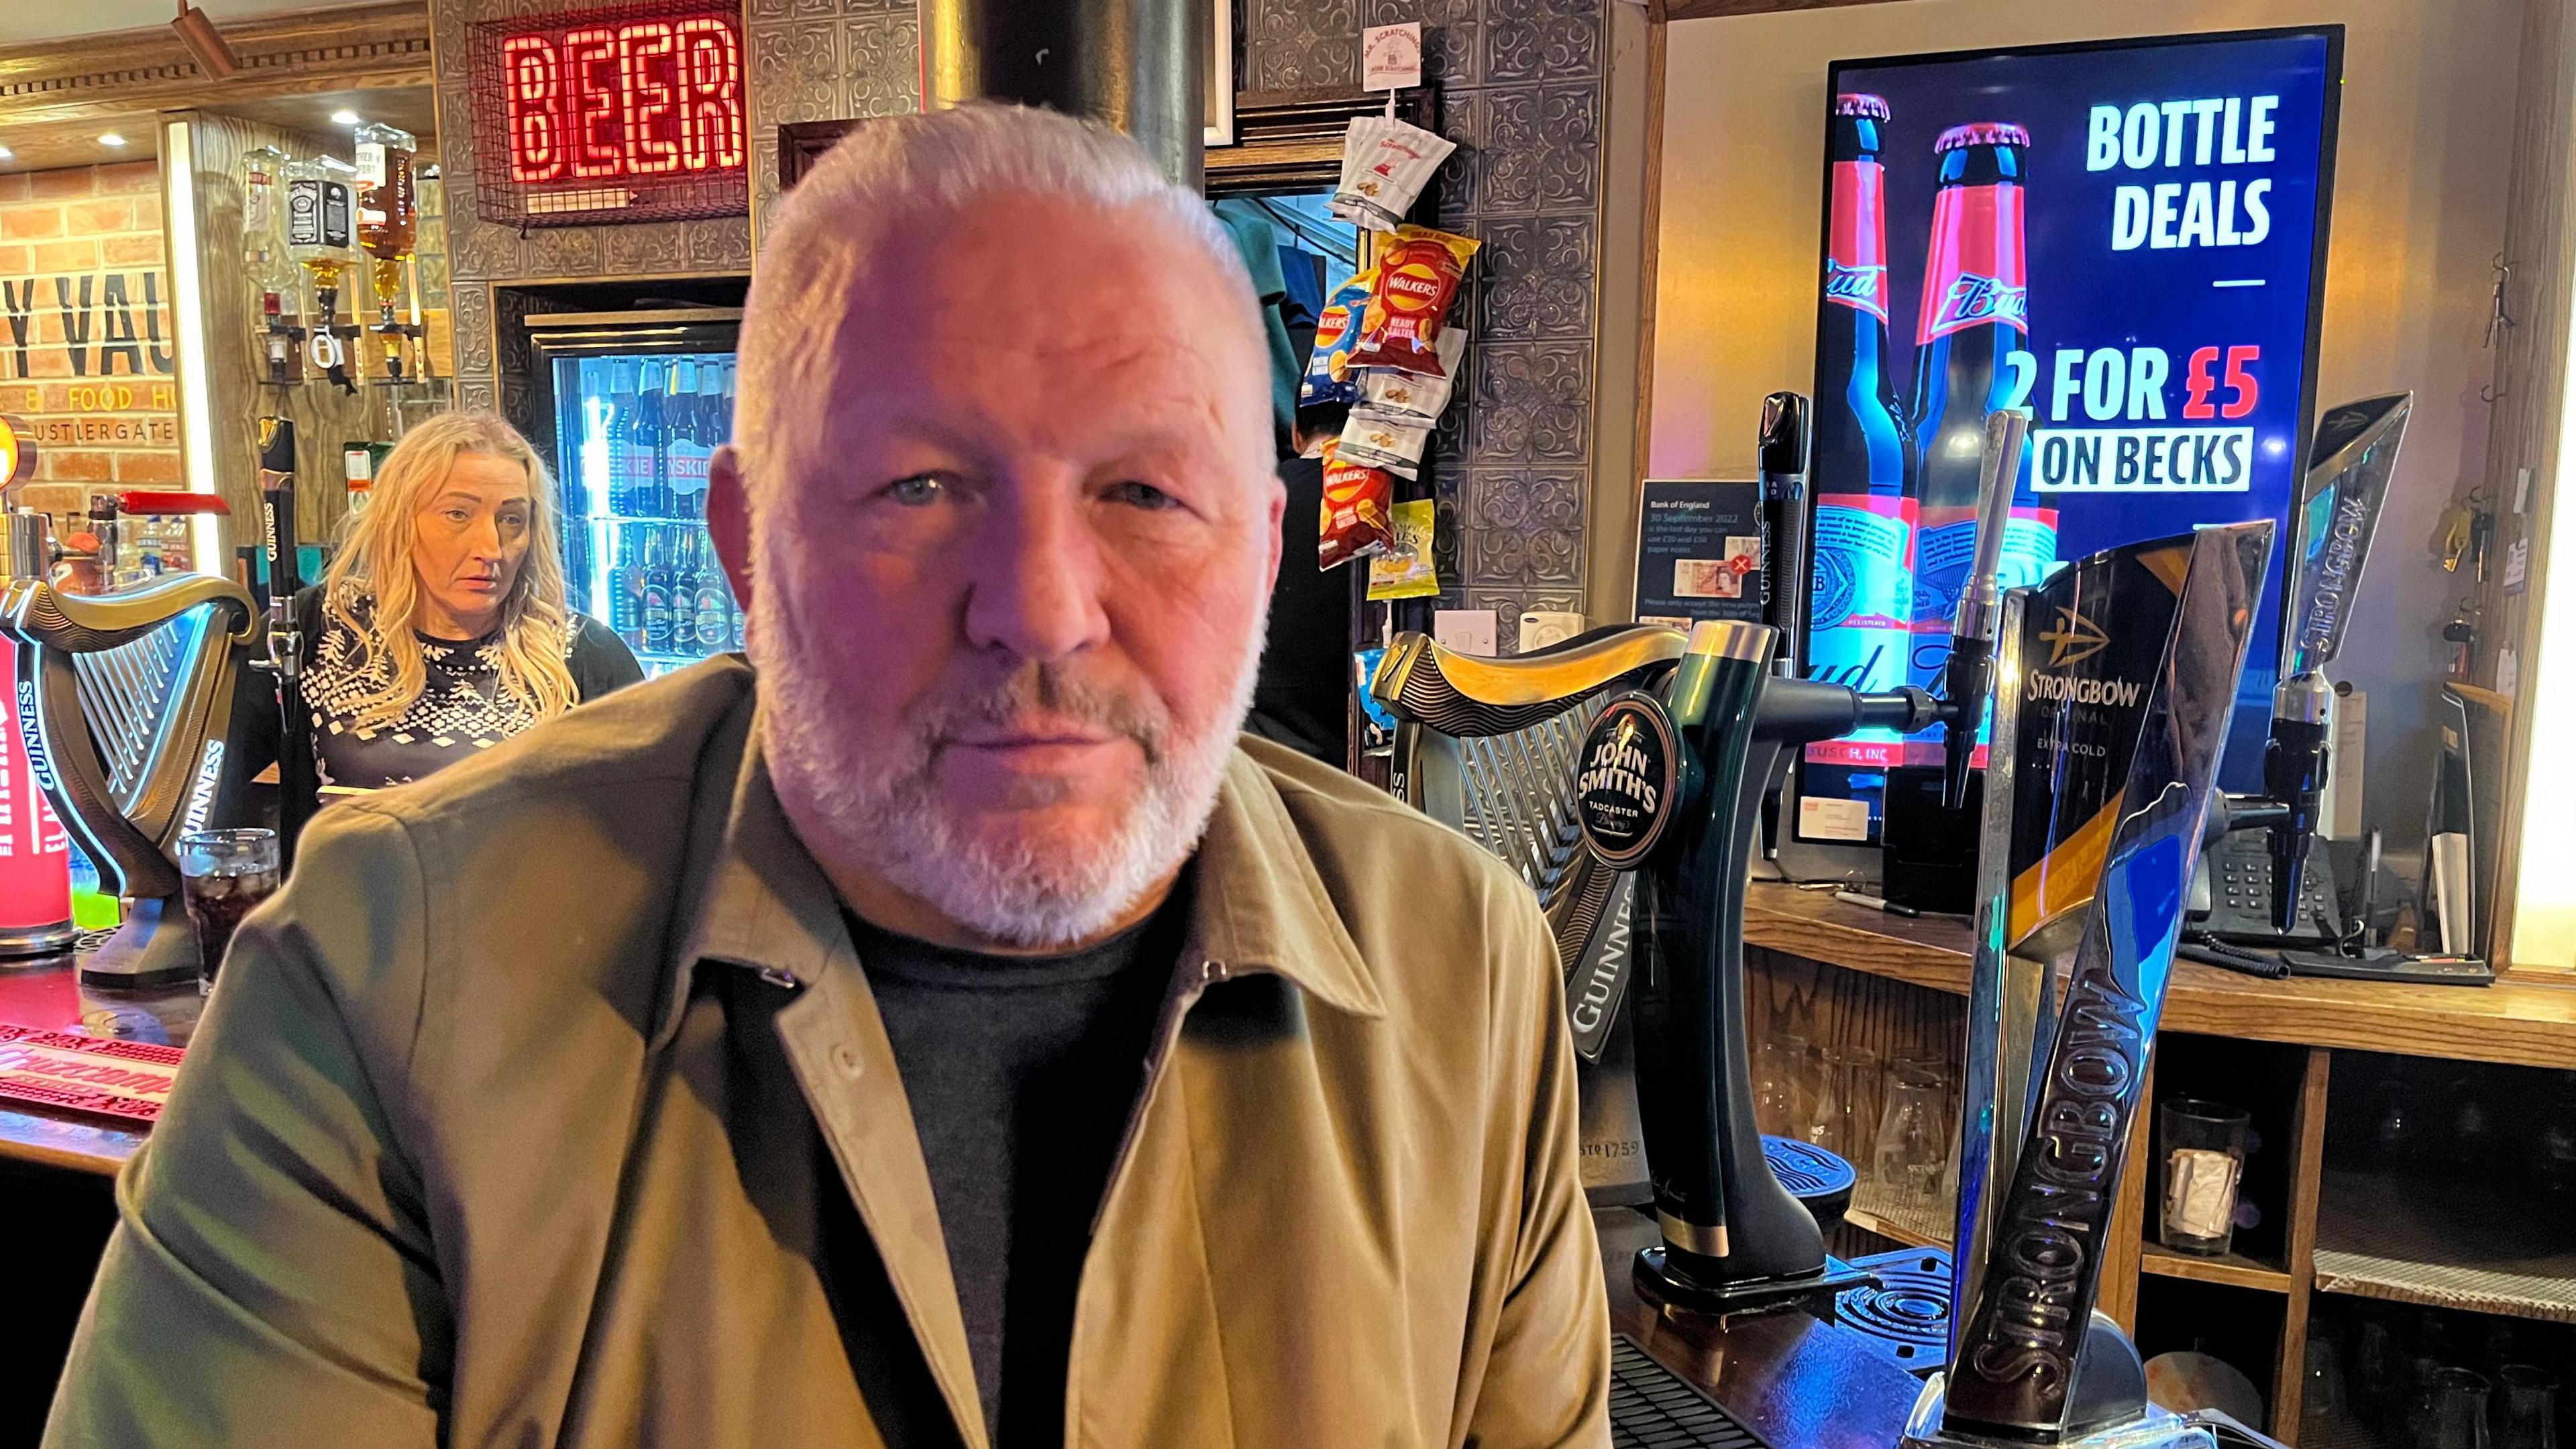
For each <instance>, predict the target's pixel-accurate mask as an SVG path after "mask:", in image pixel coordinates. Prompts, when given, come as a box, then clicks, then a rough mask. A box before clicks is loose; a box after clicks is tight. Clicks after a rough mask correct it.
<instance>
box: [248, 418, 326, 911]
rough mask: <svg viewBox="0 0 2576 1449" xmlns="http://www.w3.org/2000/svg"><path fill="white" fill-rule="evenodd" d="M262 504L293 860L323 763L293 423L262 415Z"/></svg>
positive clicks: (289, 859)
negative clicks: (301, 623) (316, 734)
mask: <svg viewBox="0 0 2576 1449" xmlns="http://www.w3.org/2000/svg"><path fill="white" fill-rule="evenodd" d="M259 486H260V505H261V506H260V511H261V513H263V514H264V515H265V520H264V521H265V523H266V525H267V533H268V538H267V543H268V659H267V660H266V661H265V663H264V664H263V665H262V666H261V667H263V668H265V669H268V670H269V671H271V672H272V673H274V674H275V675H276V676H277V711H278V744H277V825H278V829H277V843H278V856H279V863H280V864H281V865H283V866H285V867H287V868H289V869H292V868H293V866H294V864H295V842H296V838H297V837H298V836H299V835H301V834H302V833H303V831H304V823H305V821H307V820H309V819H311V818H312V815H313V809H314V806H315V804H316V802H317V801H318V799H319V798H320V788H321V778H320V769H319V766H318V765H317V764H316V762H315V760H314V757H313V713H312V711H311V710H310V709H309V708H307V707H306V705H305V702H304V633H303V631H302V630H300V629H298V628H297V627H296V623H295V595H296V593H297V591H298V590H300V589H301V588H302V587H303V584H304V581H303V576H302V571H301V565H300V563H299V561H298V560H297V557H296V549H295V537H296V535H295V423H294V421H293V420H292V419H288V418H281V417H264V418H261V419H260V420H259Z"/></svg>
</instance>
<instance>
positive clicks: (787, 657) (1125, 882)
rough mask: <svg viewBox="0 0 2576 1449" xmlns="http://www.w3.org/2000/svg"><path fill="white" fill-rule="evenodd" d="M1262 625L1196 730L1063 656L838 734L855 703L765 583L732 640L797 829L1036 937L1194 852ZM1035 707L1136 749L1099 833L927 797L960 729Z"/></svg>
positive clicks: (1128, 895) (990, 926)
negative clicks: (743, 654) (972, 810)
mask: <svg viewBox="0 0 2576 1449" xmlns="http://www.w3.org/2000/svg"><path fill="white" fill-rule="evenodd" d="M768 576H769V577H771V578H776V577H779V574H778V573H777V572H769V575H768ZM1262 623H1263V621H1262V620H1259V619H1256V620H1255V628H1254V630H1253V633H1252V635H1251V637H1250V638H1249V639H1248V640H1246V642H1245V645H1244V648H1243V661H1242V664H1241V666H1240V670H1239V672H1238V674H1237V677H1236V679H1235V681H1234V688H1233V690H1232V692H1231V695H1230V697H1229V700H1228V703H1227V705H1226V707H1225V708H1224V709H1223V710H1221V711H1220V712H1219V713H1218V714H1217V715H1216V716H1215V717H1214V718H1212V719H1210V720H1209V721H1207V723H1206V725H1205V726H1204V727H1203V728H1201V729H1200V730H1198V731H1196V732H1195V733H1193V732H1191V731H1189V730H1188V729H1186V728H1185V727H1183V726H1182V725H1181V723H1180V722H1179V721H1176V720H1175V719H1173V718H1172V715H1171V712H1170V711H1169V709H1167V708H1166V707H1165V706H1164V704H1163V702H1162V701H1161V700H1159V699H1157V698H1154V697H1153V696H1152V695H1150V694H1128V693H1124V692H1115V693H1113V692H1110V691H1105V690H1102V689H1099V688H1097V687H1095V686H1092V685H1090V684H1089V683H1088V682H1086V681H1084V680H1082V679H1081V678H1079V677H1078V676H1077V675H1074V674H1071V673H1069V672H1068V671H1067V670H1065V668H1064V667H1063V666H1053V665H1051V666H1039V665H1022V666H1021V667H1020V668H1018V669H1017V670H1015V671H1013V672H1012V674H1011V675H1010V676H1009V677H1007V678H1004V679H997V680H995V681H993V682H992V683H991V684H990V685H989V686H987V687H985V688H983V689H981V690H979V691H978V692H976V693H975V694H973V695H971V696H965V695H948V696H942V697H933V698H930V699H927V700H924V701H923V702H922V703H921V705H920V706H919V707H917V709H916V710H915V712H914V715H913V716H912V717H911V718H908V719H906V720H904V721H903V723H902V726H901V733H900V735H899V736H898V737H897V738H896V739H895V740H893V741H891V742H887V743H882V744H877V745H874V746H871V745H869V744H866V743H863V742H860V741H857V740H854V739H851V738H848V737H847V736H846V735H844V734H843V733H842V728H843V726H844V723H845V722H846V721H848V720H850V719H852V718H855V717H857V716H856V711H854V710H852V709H849V708H846V707H844V705H843V702H842V699H841V694H842V685H841V684H840V683H839V682H838V681H836V680H835V678H834V677H833V675H832V673H831V671H829V670H828V669H824V668H818V667H816V665H815V664H814V656H815V653H816V650H815V643H816V641H815V640H814V639H812V638H811V637H810V636H809V635H808V634H807V633H806V631H805V629H804V621H802V620H799V619H797V618H795V617H794V616H793V615H792V614H791V613H790V612H789V611H788V610H787V608H786V606H785V603H784V601H783V600H782V599H780V597H779V594H778V591H776V590H769V589H764V590H759V591H756V592H755V593H754V595H753V598H752V608H751V619H750V624H749V628H748V630H747V637H746V639H745V643H746V645H747V646H748V649H747V652H748V653H749V655H750V657H751V660H752V662H753V663H754V664H755V665H756V666H758V668H759V670H760V684H759V689H760V693H761V701H762V710H761V719H762V732H763V733H762V744H763V747H764V748H765V749H766V751H767V753H768V757H769V768H770V773H771V776H772V778H773V779H774V780H775V781H776V782H777V784H778V785H779V787H780V788H781V789H782V790H783V791H792V792H794V794H795V795H796V796H797V797H798V798H800V799H802V800H804V801H806V802H807V803H808V804H809V805H810V807H811V809H810V810H808V811H806V812H800V813H801V815H802V817H803V818H800V819H799V822H798V823H799V825H800V827H803V828H811V827H812V826H813V825H814V824H815V823H816V821H815V817H820V821H821V822H822V828H823V829H825V830H827V831H828V832H829V833H830V835H831V837H832V838H831V840H830V841H829V842H828V843H824V842H815V843H816V844H818V845H823V847H824V849H823V851H822V852H821V853H824V854H828V855H832V856H836V857H838V858H840V859H844V860H848V861H852V862H855V863H857V864H859V865H861V866H864V867H865V868H866V869H868V870H869V871H871V872H873V873H875V874H876V875H877V876H878V877H880V878H881V879H883V880H885V881H886V882H887V883H889V884H891V885H893V886H894V887H895V888H897V889H899V890H901V891H903V892H904V893H905V894H906V895H909V896H911V897H913V898H914V899H916V900H919V901H921V902H923V903H924V904H926V905H928V906H930V907H931V908H932V909H934V910H936V911H938V912H939V913H940V914H941V915H943V916H945V917H947V918H948V919H949V920H951V921H954V922H956V923H957V924H959V925H961V926H965V927H967V928H968V929H970V930H972V931H975V932H977V933H979V934H981V935H984V936H986V937H989V938H991V939H993V940H996V941H1001V942H1006V943H1008V944H1010V945H1013V946H1022V947H1043V946H1057V945H1064V944H1068V943H1071V942H1075V941H1079V940H1083V939H1085V938H1087V937H1090V936H1095V935H1098V934H1099V933H1101V932H1102V931H1104V930H1107V929H1108V928H1109V927H1111V926H1113V925H1115V924H1116V923H1117V922H1118V921H1119V919H1120V918H1121V917H1122V916H1124V915H1125V914H1126V913H1127V912H1128V911H1129V910H1131V909H1132V908H1133V907H1134V906H1135V905H1136V903H1137V902H1138V901H1139V900H1140V899H1142V898H1143V896H1144V894H1145V892H1146V891H1147V890H1148V889H1150V888H1151V887H1152V886H1153V885H1154V884H1155V883H1156V882H1157V881H1160V880H1162V879H1163V878H1164V877H1165V876H1167V875H1169V874H1171V873H1172V872H1173V871H1175V870H1177V869H1178V868H1179V867H1180V865H1181V863H1182V862H1183V861H1186V860H1187V859H1189V857H1190V855H1191V854H1192V852H1194V851H1196V850H1197V849H1198V843H1199V837H1200V836H1201V835H1202V834H1204V833H1205V832H1206V830H1207V823H1208V817H1209V815H1210V814H1212V813H1213V812H1214V810H1215V808H1216V797H1217V787H1218V784H1219V782H1220V780H1221V779H1222V777H1223V776H1224V773H1225V764H1226V760H1227V758H1228V757H1229V756H1230V755H1231V754H1232V753H1233V750H1234V743H1235V737H1236V735H1237V734H1238V733H1240V731H1241V730H1242V728H1243V718H1244V715H1245V714H1246V713H1248V712H1249V710H1250V709H1251V705H1252V688H1253V681H1254V679H1255V677H1256V676H1257V675H1258V673H1259V667H1260V662H1261V649H1260V641H1261V639H1262V637H1263V628H1262ZM858 687H862V688H863V687H864V685H863V684H861V685H859V686H858ZM1033 708H1043V709H1044V710H1045V711H1046V712H1047V713H1048V714H1050V715H1052V716H1055V717H1058V718H1068V719H1074V720H1080V721H1083V722H1085V723H1090V724H1094V725H1099V726H1102V727H1105V728H1107V729H1109V730H1112V731H1114V732H1116V733H1118V734H1121V735H1124V736H1126V737H1128V738H1131V739H1133V740H1135V741H1136V743H1137V745H1138V746H1139V748H1140V749H1142V750H1143V752H1144V757H1145V784H1144V788H1143V789H1142V790H1141V791H1139V792H1138V794H1137V797H1136V798H1135V799H1134V800H1133V801H1132V802H1130V803H1129V804H1128V806H1127V808H1126V810H1125V812H1124V814H1123V816H1122V817H1121V818H1120V819H1119V820H1118V821H1117V822H1116V823H1115V825H1114V826H1113V827H1112V829H1111V831H1110V835H1109V838H1108V839H1107V840H1106V841H1093V840H1065V839H1058V838H1049V837H1047V836H1043V835H1041V836H1036V837H1029V836H1025V835H1022V836H1019V837H1018V838H1008V839H994V838H991V837H990V835H989V833H985V832H978V831H976V830H975V829H973V827H972V825H971V824H970V822H967V821H965V820H962V819H960V818H958V816H957V815H956V814H955V813H953V812H952V811H950V810H949V809H948V808H947V807H946V805H945V803H944V802H943V801H942V800H941V799H940V795H939V786H938V782H937V779H936V777H935V775H934V773H933V772H934V770H935V768H936V765H937V762H938V758H939V753H940V750H941V748H942V747H943V746H944V745H945V744H946V743H947V742H948V741H949V740H951V739H953V738H954V737H955V736H956V733H957V731H958V730H959V729H961V728H963V727H965V726H967V725H971V724H978V723H992V724H1001V723H1008V722H1009V721H1010V720H1012V719H1013V718H1014V717H1017V716H1019V715H1021V714H1023V713H1025V712H1027V711H1029V710H1031V709H1033ZM1004 828H1005V829H1007V827H1004Z"/></svg>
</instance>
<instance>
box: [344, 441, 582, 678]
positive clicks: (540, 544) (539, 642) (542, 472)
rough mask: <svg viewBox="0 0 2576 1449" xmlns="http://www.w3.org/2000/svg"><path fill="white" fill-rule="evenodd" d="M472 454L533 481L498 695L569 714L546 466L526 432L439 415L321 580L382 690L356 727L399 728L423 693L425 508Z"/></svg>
mask: <svg viewBox="0 0 2576 1449" xmlns="http://www.w3.org/2000/svg"><path fill="white" fill-rule="evenodd" d="M467 453H484V454H489V455H490V456H492V457H495V458H506V459H508V460H509V461H511V462H513V463H516V464H518V465H519V466H520V467H522V468H524V469H526V470H527V474H528V554H527V557H526V558H525V559H523V560H521V562H520V564H519V572H518V576H517V577H515V578H513V579H512V580H511V581H510V592H509V594H508V595H507V596H506V597H504V598H503V599H502V600H501V628H500V638H499V639H498V641H497V650H496V652H497V653H498V654H499V655H500V665H499V674H500V684H501V688H502V690H503V691H504V692H505V693H507V694H508V695H509V696H510V697H512V698H514V699H516V700H518V701H519V702H520V703H521V704H523V705H525V706H527V707H528V708H529V709H530V710H531V711H533V712H534V713H535V715H536V717H537V718H538V719H541V720H543V719H552V718H553V717H554V716H556V715H559V714H562V713H563V712H564V711H565V710H568V709H570V708H572V707H573V704H574V702H575V701H574V698H573V694H574V690H573V681H572V668H571V666H570V665H569V664H568V663H567V662H566V657H565V656H566V655H567V653H568V652H569V648H570V643H571V637H570V636H571V631H570V630H569V629H568V628H567V627H566V624H567V622H568V620H569V619H570V614H569V612H568V610H567V608H566V606H565V603H564V574H563V561H562V558H561V556H560V555H559V554H557V552H556V537H555V485H554V478H553V476H552V475H551V474H549V473H548V472H547V471H546V465H545V460H544V459H542V458H539V457H538V456H537V450H536V449H534V448H532V447H530V446H529V445H528V440H527V439H525V438H523V437H520V436H519V432H518V429H516V428H513V427H511V426H510V425H509V423H507V422H505V421H504V420H502V419H501V418H500V417H499V416H497V415H496V414H493V413H486V412H455V413H442V414H440V415H439V416H437V417H434V418H431V419H430V420H429V421H427V422H425V423H422V424H420V425H419V426H417V427H415V428H413V429H412V430H411V431H410V432H408V433H405V434H404V435H403V440H402V441H401V442H399V443H397V444H395V445H394V450H393V452H392V453H391V454H389V455H387V456H386V458H385V461H384V464H383V466H382V467H380V468H378V469H377V470H376V482H375V487H374V489H373V490H372V494H371V496H370V498H369V500H368V506H367V508H366V510H365V511H364V512H361V513H353V514H351V515H349V519H348V523H347V525H346V530H345V534H344V536H343V538H342V541H341V544H340V553H339V556H338V557H337V558H335V559H333V560H332V561H331V571H330V573H329V574H328V575H327V576H326V577H325V579H324V581H323V591H322V592H323V607H324V608H325V609H326V610H327V611H328V612H329V614H330V616H331V617H332V618H334V619H336V620H338V621H340V623H342V624H343V625H345V626H347V628H348V629H349V632H350V633H351V634H352V635H354V636H355V637H356V638H357V639H358V641H359V648H360V651H361V652H360V655H359V657H358V659H357V660H355V661H353V662H355V663H356V664H357V665H358V667H360V668H361V669H364V670H366V671H367V672H368V673H370V674H372V675H373V676H374V682H375V687H374V688H373V689H371V690H370V691H369V692H367V693H366V694H364V695H362V696H360V698H359V699H358V701H357V715H358V722H359V723H360V724H363V725H384V724H390V723H392V722H393V721H394V720H397V719H399V718H401V717H402V714H403V711H405V710H407V709H410V708H411V707H412V705H413V703H414V702H416V701H417V700H418V699H419V698H420V695H421V691H422V689H424V688H425V687H426V686H427V682H428V674H427V671H426V669H425V668H424V667H423V665H422V663H421V653H420V639H419V636H418V635H417V634H416V633H414V632H413V631H414V628H415V626H416V625H417V624H418V622H419V618H420V598H421V590H420V576H419V575H418V574H417V573H416V572H414V570H413V568H412V558H411V554H412V544H413V542H414V540H415V539H416V538H417V537H418V535H419V531H420V510H421V504H422V499H423V497H424V496H425V494H426V493H427V491H428V490H430V489H432V488H435V487H437V486H438V485H440V484H442V483H444V482H446V481H447V474H448V470H449V469H451V468H453V467H455V466H456V460H457V458H459V457H460V456H462V455H464V454H467Z"/></svg>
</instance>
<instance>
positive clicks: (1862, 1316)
mask: <svg viewBox="0 0 2576 1449" xmlns="http://www.w3.org/2000/svg"><path fill="white" fill-rule="evenodd" d="M1852 1266H1853V1267H1855V1268H1861V1269H1865V1270H1867V1271H1868V1272H1870V1273H1872V1274H1875V1275H1876V1276H1877V1278H1878V1286H1877V1287H1875V1288H1870V1287H1861V1288H1854V1289H1851V1290H1849V1291H1847V1292H1845V1293H1844V1294H1842V1296H1840V1297H1838V1298H1836V1299H1835V1300H1834V1322H1836V1323H1838V1324H1840V1325H1842V1326H1843V1327H1845V1328H1848V1329H1850V1330H1851V1331H1852V1332H1854V1333H1856V1334H1859V1335H1860V1336H1861V1338H1862V1339H1863V1340H1864V1341H1865V1342H1867V1343H1868V1344H1869V1346H1870V1347H1871V1348H1872V1349H1874V1350H1876V1351H1877V1352H1878V1353H1879V1354H1880V1356H1882V1357H1884V1358H1886V1359H1888V1360H1889V1361H1891V1362H1893V1363H1894V1364H1895V1365H1896V1366H1897V1367H1898V1368H1901V1369H1903V1370H1905V1371H1906V1372H1907V1373H1911V1374H1928V1373H1930V1372H1932V1371H1933V1370H1934V1369H1937V1368H1939V1367H1941V1365H1942V1363H1943V1362H1944V1361H1946V1360H1947V1358H1948V1357H1949V1349H1950V1255H1949V1254H1948V1253H1947V1252H1945V1251H1943V1250H1942V1249H1939V1248H1907V1249H1905V1250H1903V1251H1901V1252H1895V1253H1879V1254H1877V1255H1875V1256H1872V1257H1867V1258H1854V1259H1853V1260H1852Z"/></svg>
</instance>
